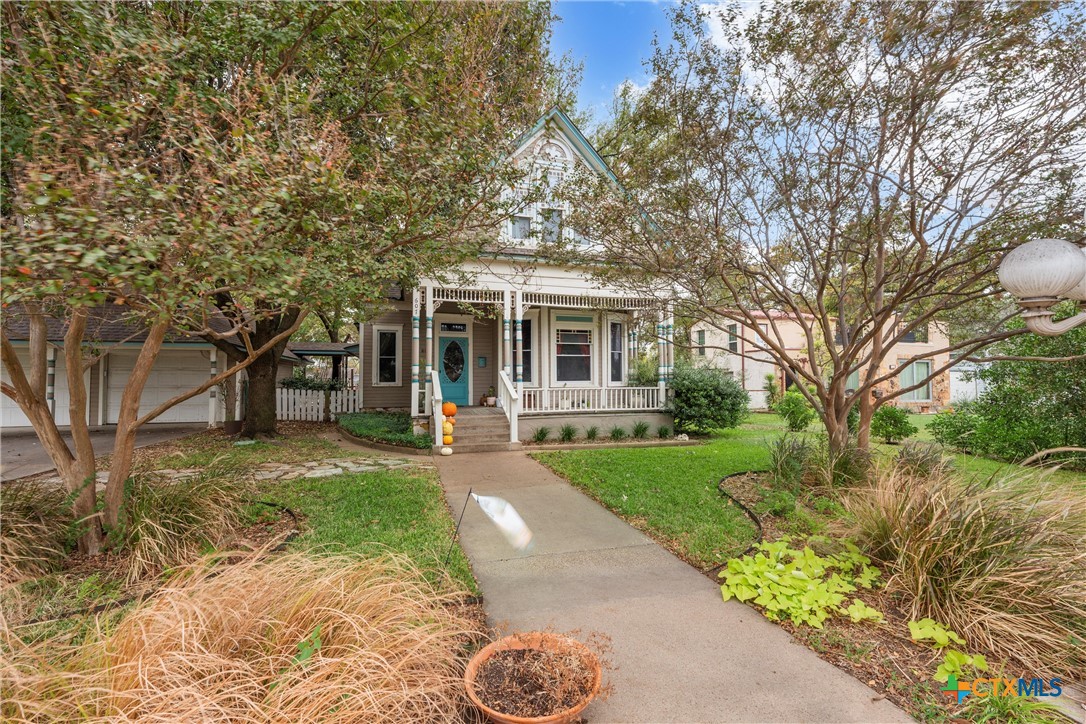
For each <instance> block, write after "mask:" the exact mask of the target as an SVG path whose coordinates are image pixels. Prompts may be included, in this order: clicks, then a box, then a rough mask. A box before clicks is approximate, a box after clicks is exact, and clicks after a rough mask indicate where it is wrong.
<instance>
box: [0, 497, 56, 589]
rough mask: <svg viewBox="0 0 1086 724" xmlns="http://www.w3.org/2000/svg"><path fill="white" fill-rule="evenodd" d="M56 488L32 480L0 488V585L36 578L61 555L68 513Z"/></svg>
mask: <svg viewBox="0 0 1086 724" xmlns="http://www.w3.org/2000/svg"><path fill="white" fill-rule="evenodd" d="M64 502H65V493H64V490H63V489H61V488H60V487H58V486H49V485H43V484H42V483H41V481H36V480H13V481H10V482H6V483H2V484H0V582H3V583H5V584H8V583H15V582H17V581H21V580H23V579H25V578H29V577H34V576H40V575H42V574H44V573H46V572H48V571H50V570H52V568H53V567H54V566H55V564H56V562H57V561H58V560H59V559H60V558H61V557H63V555H64V538H65V533H66V531H67V525H68V522H69V516H70V513H69V512H68V509H67V508H66V507H65V505H64Z"/></svg>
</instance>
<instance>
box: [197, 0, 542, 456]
mask: <svg viewBox="0 0 1086 724" xmlns="http://www.w3.org/2000/svg"><path fill="white" fill-rule="evenodd" d="M217 12H223V13H224V14H225V15H226V17H225V18H224V22H225V27H230V26H232V25H233V24H234V23H235V22H237V23H238V24H239V25H241V26H242V27H244V28H246V32H245V33H244V34H241V35H232V34H230V33H229V31H224V32H225V35H226V37H228V39H229V40H230V42H229V43H224V44H223V47H222V51H223V56H224V62H225V63H226V64H227V65H228V66H229V67H231V68H241V69H247V68H250V67H253V66H260V65H262V64H269V63H274V64H275V65H276V70H275V72H276V74H277V77H278V78H281V79H283V80H288V81H289V82H291V83H297V84H299V85H301V86H302V87H307V88H313V89H314V92H313V94H314V98H313V108H314V112H315V113H316V114H318V115H320V116H322V117H325V118H327V119H330V120H332V121H334V122H335V123H336V124H337V128H338V129H339V131H340V132H341V133H343V134H344V135H345V137H346V138H347V139H348V146H347V148H348V153H349V156H350V164H349V167H348V170H347V172H346V175H347V177H348V178H349V180H350V182H351V183H352V185H353V186H354V187H355V188H356V195H355V197H354V199H353V201H352V208H351V214H350V216H349V219H345V220H344V222H343V223H340V224H338V225H337V226H336V228H335V230H334V233H333V234H332V235H331V236H330V237H327V238H321V239H313V238H309V237H306V236H296V237H291V238H289V239H285V240H284V241H283V243H282V244H281V248H282V249H283V251H284V252H285V253H287V254H289V255H291V256H294V257H297V258H303V259H305V262H306V265H307V267H308V268H313V267H315V266H316V267H320V268H322V269H323V270H324V271H323V272H322V273H321V274H319V275H314V276H312V277H309V278H307V279H306V280H305V282H304V283H303V288H302V289H301V290H300V294H299V295H298V297H297V300H296V303H295V304H293V305H289V306H287V307H280V308H277V309H272V308H269V305H267V304H266V303H265V302H264V300H263V299H254V298H251V295H248V294H245V293H243V292H239V290H237V289H224V290H223V291H222V292H221V293H219V294H218V295H217V296H216V300H215V303H216V305H217V308H218V309H219V310H220V311H221V312H222V313H223V314H225V315H226V316H227V317H228V318H230V319H232V320H235V322H237V323H240V322H241V321H242V320H243V319H245V318H246V317H247V315H250V314H253V313H255V314H256V317H257V321H255V323H254V326H255V330H254V340H255V342H256V343H257V344H259V345H261V346H262V347H263V346H266V345H267V344H268V343H269V342H270V341H271V340H272V339H274V338H278V341H277V342H276V343H275V344H273V345H272V346H270V347H269V348H268V349H267V351H266V352H265V353H263V354H261V355H260V356H259V357H258V358H257V360H256V361H255V362H254V363H253V364H252V365H250V367H249V369H248V379H249V406H248V410H247V414H246V418H245V426H244V434H246V435H248V436H254V435H267V434H272V433H274V432H275V423H276V420H275V387H276V372H277V368H278V364H279V359H280V357H281V355H282V353H283V350H284V348H285V346H286V344H287V338H285V337H283V336H282V333H283V331H284V330H287V329H289V328H290V327H292V326H293V325H294V323H295V322H296V321H297V320H298V319H299V318H300V317H301V316H302V315H304V314H305V313H306V312H307V311H310V310H320V311H321V312H322V313H324V314H327V315H329V318H328V321H329V323H330V324H329V325H326V326H327V328H328V329H329V330H330V334H334V332H335V330H336V329H337V328H338V325H337V324H336V323H335V319H334V317H335V316H336V314H338V313H342V312H344V311H347V312H349V311H353V310H369V311H370V313H374V312H375V311H376V310H379V308H380V303H381V302H382V301H383V300H384V296H385V290H386V289H387V286H388V284H389V283H390V282H403V283H410V281H411V280H413V279H417V278H419V277H420V276H423V275H428V276H437V275H439V274H440V273H441V270H443V269H449V268H452V267H454V266H455V262H457V261H458V260H461V259H463V258H467V257H471V256H477V254H478V249H479V248H480V247H481V245H482V243H483V242H485V241H486V240H487V239H488V238H492V237H493V236H494V233H495V231H496V229H497V224H498V223H499V222H500V220H501V219H502V218H503V217H504V216H506V215H507V213H508V210H507V209H505V208H504V206H506V205H509V204H510V203H511V201H510V200H508V199H505V200H503V199H502V194H501V192H502V190H503V189H505V188H507V187H509V186H512V185H513V184H514V183H515V182H516V180H517V178H518V172H517V170H516V169H515V168H514V167H513V166H512V164H511V163H507V162H506V158H505V156H506V154H507V153H508V152H509V145H510V142H511V141H512V140H513V138H515V136H516V134H517V133H519V132H520V131H522V130H523V129H524V128H526V127H527V126H528V124H530V123H531V121H533V120H534V116H535V114H537V113H538V112H539V111H540V105H541V103H542V97H543V90H544V82H545V81H544V79H545V77H546V71H547V69H548V68H549V63H548V61H547V56H546V50H545V48H546V40H547V37H548V33H549V22H550V11H549V6H548V5H547V4H541V3H531V4H528V3H525V4H515V5H498V4H492V3H422V2H419V3H347V4H327V3H316V4H312V5H298V4H288V3H282V4H280V3H273V4H268V5H259V6H250V5H249V4H232V5H229V6H228V7H227V8H226V9H224V10H217ZM269 59H274V60H269ZM272 306H274V305H272ZM341 321H342V320H341ZM330 338H331V337H330ZM333 341H335V340H333ZM218 344H220V346H221V345H225V342H223V341H219V342H218Z"/></svg>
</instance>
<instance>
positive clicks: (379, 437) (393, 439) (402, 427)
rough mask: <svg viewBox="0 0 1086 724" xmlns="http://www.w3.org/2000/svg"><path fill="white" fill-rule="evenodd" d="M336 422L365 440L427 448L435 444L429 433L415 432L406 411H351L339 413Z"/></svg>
mask: <svg viewBox="0 0 1086 724" xmlns="http://www.w3.org/2000/svg"><path fill="white" fill-rule="evenodd" d="M336 423H337V424H338V425H339V426H340V427H341V428H343V429H344V430H345V431H346V432H348V433H350V434H352V435H354V436H355V437H360V438H363V439H365V440H373V441H374V442H383V443H387V444H389V445H400V446H402V447H412V448H418V449H419V450H426V449H428V448H430V447H431V446H432V445H433V444H434V441H433V438H432V437H431V436H430V435H429V434H428V433H418V434H416V433H415V432H414V429H413V428H414V426H413V424H412V422H411V416H410V415H409V414H407V413H406V412H351V413H348V414H345V415H339V416H338V417H337V418H336Z"/></svg>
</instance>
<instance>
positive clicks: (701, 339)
mask: <svg viewBox="0 0 1086 724" xmlns="http://www.w3.org/2000/svg"><path fill="white" fill-rule="evenodd" d="M704 356H705V330H704V329H699V330H698V357H704Z"/></svg>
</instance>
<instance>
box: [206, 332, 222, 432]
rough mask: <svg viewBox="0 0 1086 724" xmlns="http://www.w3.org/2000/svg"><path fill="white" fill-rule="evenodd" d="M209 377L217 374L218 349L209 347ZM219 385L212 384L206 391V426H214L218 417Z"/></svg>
mask: <svg viewBox="0 0 1086 724" xmlns="http://www.w3.org/2000/svg"><path fill="white" fill-rule="evenodd" d="M210 356H211V377H214V376H215V375H217V374H219V351H218V350H217V349H215V348H214V347H212V348H211V355H210ZM218 402H219V386H218V385H212V386H211V388H210V389H209V390H208V391H207V426H208V427H215V422H216V421H217V418H218V412H219V410H218Z"/></svg>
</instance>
